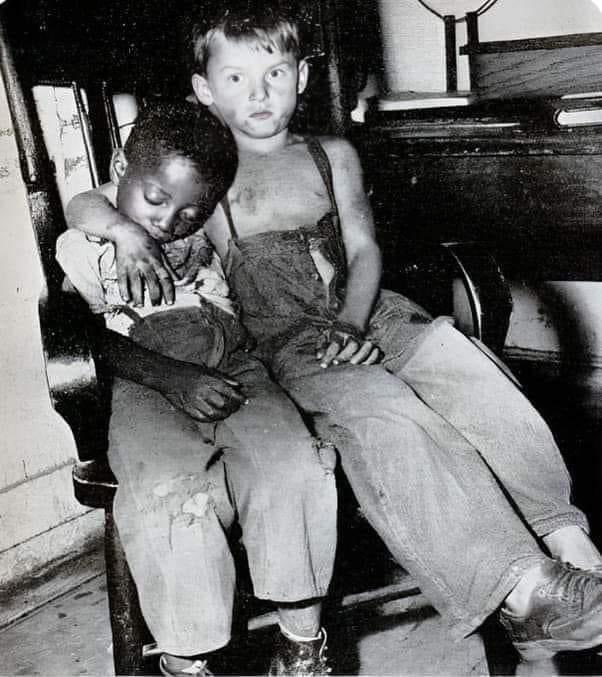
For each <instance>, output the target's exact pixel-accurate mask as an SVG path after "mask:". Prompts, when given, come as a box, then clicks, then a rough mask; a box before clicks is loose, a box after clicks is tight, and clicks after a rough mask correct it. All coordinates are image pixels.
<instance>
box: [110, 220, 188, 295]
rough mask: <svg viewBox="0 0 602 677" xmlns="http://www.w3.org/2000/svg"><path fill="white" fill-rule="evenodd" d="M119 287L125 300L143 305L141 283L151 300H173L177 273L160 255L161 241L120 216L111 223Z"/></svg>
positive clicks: (161, 254)
mask: <svg viewBox="0 0 602 677" xmlns="http://www.w3.org/2000/svg"><path fill="white" fill-rule="evenodd" d="M113 236H114V241H115V258H116V265H117V280H118V282H119V291H120V293H121V296H122V298H123V300H124V301H126V302H129V301H133V302H134V305H135V306H142V305H144V285H145V284H146V288H147V292H148V295H149V297H150V300H151V303H152V304H153V305H157V304H159V303H161V300H162V299H164V300H165V302H166V303H169V304H171V303H173V301H174V280H175V279H177V275H176V274H175V273H174V271H173V270H172V269H171V267H170V265H169V263H168V262H167V259H166V258H165V257H164V256H163V250H162V249H161V245H160V244H159V243H158V242H156V240H154V239H153V238H152V237H151V236H150V235H149V234H148V233H147V232H146V231H145V230H144V228H142V227H141V226H139V225H138V224H137V223H134V222H133V221H130V220H129V219H127V218H125V217H123V219H122V220H121V222H120V223H119V224H116V225H114V226H113Z"/></svg>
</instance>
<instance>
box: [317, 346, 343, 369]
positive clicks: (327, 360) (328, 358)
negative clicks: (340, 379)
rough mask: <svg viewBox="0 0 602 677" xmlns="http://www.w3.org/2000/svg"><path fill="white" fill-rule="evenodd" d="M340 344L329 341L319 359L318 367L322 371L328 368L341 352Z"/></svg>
mask: <svg viewBox="0 0 602 677" xmlns="http://www.w3.org/2000/svg"><path fill="white" fill-rule="evenodd" d="M341 348H342V346H341V344H340V343H338V342H337V341H331V342H330V343H329V344H328V346H327V348H326V350H325V351H324V353H323V355H322V357H321V358H319V359H320V366H321V367H322V368H323V369H326V368H327V367H329V366H330V365H331V364H332V363H333V362H334V360H335V358H336V357H337V355H338V354H339V353H340V351H341Z"/></svg>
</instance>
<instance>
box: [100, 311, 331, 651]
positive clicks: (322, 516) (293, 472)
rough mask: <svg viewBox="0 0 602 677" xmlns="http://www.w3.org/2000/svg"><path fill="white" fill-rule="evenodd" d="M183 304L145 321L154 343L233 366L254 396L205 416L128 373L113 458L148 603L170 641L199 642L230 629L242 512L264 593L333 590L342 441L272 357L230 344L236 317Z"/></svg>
mask: <svg viewBox="0 0 602 677" xmlns="http://www.w3.org/2000/svg"><path fill="white" fill-rule="evenodd" d="M178 312H179V313H180V315H177V314H175V311H174V315H173V316H172V317H169V315H167V314H162V316H161V318H159V319H158V320H155V324H154V325H153V321H150V323H147V326H141V327H140V329H139V331H138V335H137V336H136V337H135V338H136V340H138V341H139V342H140V343H142V344H144V345H146V346H147V347H152V348H154V349H160V348H161V345H160V344H161V342H162V341H165V346H166V348H165V350H163V352H167V353H169V354H171V356H172V357H176V358H180V359H187V360H189V361H194V360H195V359H203V361H205V362H206V363H207V364H209V365H210V366H213V367H216V368H219V369H221V370H222V371H224V372H227V373H228V374H230V375H231V376H232V377H234V378H236V379H238V380H239V381H240V382H241V383H242V386H243V389H244V392H245V393H246V395H247V396H248V400H249V401H248V404H246V405H243V406H242V407H241V408H240V409H239V410H238V411H237V412H236V413H234V414H232V415H231V416H230V417H229V418H228V419H226V420H225V421H223V422H219V423H217V424H201V423H197V422H195V421H194V420H193V419H192V418H190V417H189V416H187V415H186V414H184V413H183V412H182V411H180V410H178V409H176V408H175V407H173V406H172V405H171V404H170V403H169V402H168V401H167V400H166V399H165V398H164V397H162V396H161V395H160V394H159V393H157V392H155V391H153V390H150V389H148V388H145V387H143V386H140V385H137V384H135V383H132V382H129V381H125V380H120V379H117V380H116V382H115V385H114V389H113V402H112V416H111V423H110V447H109V460H110V464H111V468H112V469H113V471H114V473H115V475H116V477H117V479H118V481H119V487H118V489H117V494H116V497H115V504H114V512H115V520H116V523H117V526H118V529H119V534H120V536H121V540H122V543H123V547H124V550H125V553H126V558H127V561H128V564H129V566H130V569H131V572H132V575H133V578H134V580H135V582H136V586H137V589H138V595H139V598H140V604H141V608H142V612H143V615H144V617H145V620H146V622H147V624H148V626H149V629H150V630H151V632H152V634H153V636H154V638H155V640H156V642H157V644H158V646H159V648H160V649H161V650H162V651H165V652H168V653H172V654H176V655H183V656H186V655H193V654H198V653H205V652H208V651H212V650H215V649H217V648H219V647H221V646H223V645H225V644H227V642H228V641H229V638H230V631H231V624H232V607H233V598H234V591H235V585H236V580H235V569H234V562H233V557H232V554H231V550H230V544H229V542H228V532H229V528H230V526H231V525H232V524H233V523H234V522H236V523H238V524H239V525H240V528H241V532H242V536H241V538H242V542H243V544H244V546H245V549H246V553H247V557H248V561H249V569H250V573H251V578H252V582H253V588H254V593H255V594H256V595H257V596H258V597H260V598H263V599H269V600H273V601H275V602H294V601H300V600H307V599H311V598H315V597H322V596H324V595H325V594H326V592H327V590H328V585H329V583H330V579H331V574H332V567H333V561H334V554H335V548H336V510H337V499H336V487H335V481H334V474H333V468H334V465H335V452H334V450H333V449H332V447H331V446H329V445H328V444H319V443H318V442H317V441H316V440H315V439H314V438H313V437H312V436H311V435H310V433H309V432H308V430H307V428H306V427H305V425H304V423H303V421H302V420H301V418H300V416H299V413H298V411H297V408H296V407H295V405H294V404H293V403H292V402H291V401H290V399H289V398H288V397H287V396H286V395H285V393H284V392H283V391H282V389H281V388H280V387H279V386H277V385H276V384H275V383H274V382H273V381H271V380H270V378H269V377H268V374H267V372H266V370H265V368H264V367H263V366H262V365H261V363H260V362H259V361H257V360H256V359H254V358H253V357H251V356H249V355H247V354H246V353H244V352H243V351H240V350H235V351H234V352H233V353H232V354H229V352H228V347H227V344H228V338H227V337H228V336H230V335H232V334H233V333H234V332H235V327H233V326H229V327H228V326H227V327H226V333H225V335H224V333H223V332H222V329H221V327H219V326H218V325H217V324H216V323H215V322H214V321H213V319H211V318H210V319H209V320H207V319H206V318H203V317H201V316H199V315H194V314H192V315H188V316H187V315H186V314H184V315H182V314H181V311H178ZM232 322H234V321H232ZM226 324H227V323H226ZM170 328H171V334H170V333H169V332H170ZM225 337H226V338H225Z"/></svg>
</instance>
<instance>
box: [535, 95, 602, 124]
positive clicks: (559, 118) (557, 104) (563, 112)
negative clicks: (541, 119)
mask: <svg viewBox="0 0 602 677" xmlns="http://www.w3.org/2000/svg"><path fill="white" fill-rule="evenodd" d="M548 103H549V107H550V110H551V114H552V121H553V123H554V124H555V125H556V126H557V127H561V128H567V127H586V126H596V125H602V92H589V93H586V94H567V95H565V96H562V97H560V98H557V99H550V100H549V102H548Z"/></svg>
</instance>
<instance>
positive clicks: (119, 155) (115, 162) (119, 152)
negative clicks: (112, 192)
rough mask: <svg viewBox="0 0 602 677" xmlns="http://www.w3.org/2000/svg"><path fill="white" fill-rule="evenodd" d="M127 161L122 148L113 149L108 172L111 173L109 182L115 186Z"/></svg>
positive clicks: (125, 167) (123, 171)
mask: <svg viewBox="0 0 602 677" xmlns="http://www.w3.org/2000/svg"><path fill="white" fill-rule="evenodd" d="M127 166H128V161H127V160H126V157H125V154H124V152H123V149H122V148H116V149H115V150H114V151H113V155H112V156H111V166H110V168H109V174H110V175H111V183H113V184H115V185H116V186H118V185H119V182H120V181H121V179H122V177H123V175H124V174H125V170H126V169H127Z"/></svg>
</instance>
